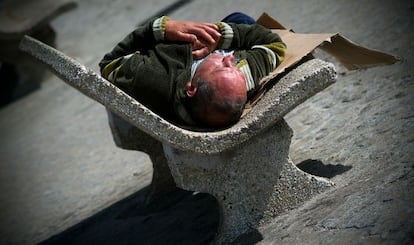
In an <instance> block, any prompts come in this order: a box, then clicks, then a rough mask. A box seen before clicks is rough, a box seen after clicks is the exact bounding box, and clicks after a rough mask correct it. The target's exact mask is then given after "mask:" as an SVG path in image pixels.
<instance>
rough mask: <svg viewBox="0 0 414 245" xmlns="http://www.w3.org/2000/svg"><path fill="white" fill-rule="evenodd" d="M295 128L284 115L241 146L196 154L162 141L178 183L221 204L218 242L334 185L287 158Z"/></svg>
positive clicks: (229, 240)
mask: <svg viewBox="0 0 414 245" xmlns="http://www.w3.org/2000/svg"><path fill="white" fill-rule="evenodd" d="M291 137H292V130H291V128H290V127H289V126H288V124H287V123H286V122H285V121H284V120H283V119H282V120H281V121H279V122H278V123H277V124H275V125H274V126H272V127H271V128H269V129H267V130H265V131H264V132H262V133H261V134H258V135H256V136H255V137H254V138H252V139H251V140H249V141H248V142H246V143H244V144H242V145H240V147H238V148H237V149H233V150H232V151H227V152H223V153H222V154H217V155H208V154H195V153H190V152H185V151H181V150H178V149H175V148H173V147H171V146H170V145H166V144H164V152H165V154H166V156H167V159H168V163H169V166H170V169H171V173H172V175H173V177H174V179H175V182H176V184H177V185H178V187H180V188H182V189H184V190H191V191H196V192H202V193H208V194H211V195H213V196H214V197H215V198H216V199H217V202H218V204H219V208H220V219H221V221H220V227H219V231H218V234H217V237H216V243H218V244H221V243H228V242H231V241H233V240H234V239H236V238H237V237H239V236H240V235H242V234H244V233H248V232H252V231H255V229H256V228H257V227H259V226H261V225H265V224H267V223H269V222H270V221H271V219H272V218H274V217H275V216H278V215H280V214H282V213H283V212H286V211H288V210H291V209H293V208H296V207H298V206H299V205H300V204H301V203H303V202H304V201H306V200H309V199H310V198H311V197H313V196H315V194H317V193H320V192H322V191H324V190H325V189H326V188H328V187H330V186H332V185H333V183H332V182H330V181H329V180H326V179H324V178H321V177H317V176H313V175H310V174H307V173H305V172H303V171H301V170H300V169H298V168H297V167H296V166H295V165H294V164H293V163H292V161H291V160H290V159H289V146H290V142H291Z"/></svg>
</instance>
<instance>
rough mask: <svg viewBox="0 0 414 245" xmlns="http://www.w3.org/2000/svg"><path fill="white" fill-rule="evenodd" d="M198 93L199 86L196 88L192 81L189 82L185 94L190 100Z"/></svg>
mask: <svg viewBox="0 0 414 245" xmlns="http://www.w3.org/2000/svg"><path fill="white" fill-rule="evenodd" d="M196 92H197V86H194V85H193V83H192V81H189V82H188V83H187V84H186V85H185V93H186V94H187V96H188V97H189V98H191V97H194V95H195V94H196Z"/></svg>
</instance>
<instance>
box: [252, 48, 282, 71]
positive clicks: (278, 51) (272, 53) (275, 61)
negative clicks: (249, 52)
mask: <svg viewBox="0 0 414 245" xmlns="http://www.w3.org/2000/svg"><path fill="white" fill-rule="evenodd" d="M252 49H262V50H264V51H266V54H267V57H268V59H269V63H270V64H271V66H272V69H275V68H276V67H277V66H278V65H279V64H280V63H282V61H283V59H284V58H285V52H286V45H285V44H284V43H283V42H274V43H270V44H264V45H254V46H253V47H252Z"/></svg>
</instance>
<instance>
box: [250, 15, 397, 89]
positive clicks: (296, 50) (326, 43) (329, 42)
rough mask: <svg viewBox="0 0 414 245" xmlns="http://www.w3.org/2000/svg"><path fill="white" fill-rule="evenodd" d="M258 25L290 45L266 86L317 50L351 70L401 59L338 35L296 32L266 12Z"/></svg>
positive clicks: (267, 78) (258, 20)
mask: <svg viewBox="0 0 414 245" xmlns="http://www.w3.org/2000/svg"><path fill="white" fill-rule="evenodd" d="M257 23H258V24H261V25H263V26H265V27H267V28H269V29H272V31H274V32H276V33H278V34H279V35H280V36H281V38H282V40H283V42H285V43H286V45H287V50H286V56H285V60H284V61H283V62H282V63H281V64H280V65H279V66H278V67H277V68H276V69H275V70H274V71H273V72H271V73H270V74H269V76H267V77H265V78H264V79H263V80H262V82H263V83H266V81H268V80H270V79H271V78H273V77H275V76H277V75H278V74H281V73H283V72H284V71H285V70H286V69H287V68H289V67H291V66H293V65H295V64H297V63H298V62H299V61H300V60H301V59H302V58H303V57H305V56H307V55H308V54H310V53H312V52H313V51H314V50H315V49H316V48H321V49H322V50H324V51H326V52H328V53H329V54H331V55H333V56H334V57H335V58H336V59H337V60H338V61H339V62H340V63H341V64H342V65H343V66H345V67H346V68H347V69H349V70H356V69H362V68H368V67H373V66H379V65H390V64H394V63H396V62H397V61H399V60H400V59H399V58H398V57H396V56H393V55H390V54H386V53H383V52H380V51H377V50H373V49H368V48H365V47H362V46H360V45H357V44H355V43H353V42H352V41H350V40H348V39H347V38H345V37H343V36H342V35H341V34H339V33H321V34H303V33H295V32H293V31H291V30H287V29H286V28H285V27H284V26H283V25H282V24H280V23H279V22H278V21H277V20H275V19H273V18H272V17H270V16H269V15H268V14H266V13H263V14H262V16H260V18H259V19H257Z"/></svg>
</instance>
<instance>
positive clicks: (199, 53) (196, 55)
mask: <svg viewBox="0 0 414 245" xmlns="http://www.w3.org/2000/svg"><path fill="white" fill-rule="evenodd" d="M208 54H210V50H209V48H208V47H203V48H201V49H197V50H193V52H192V55H193V59H201V58H204V57H206V56H207V55H208Z"/></svg>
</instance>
